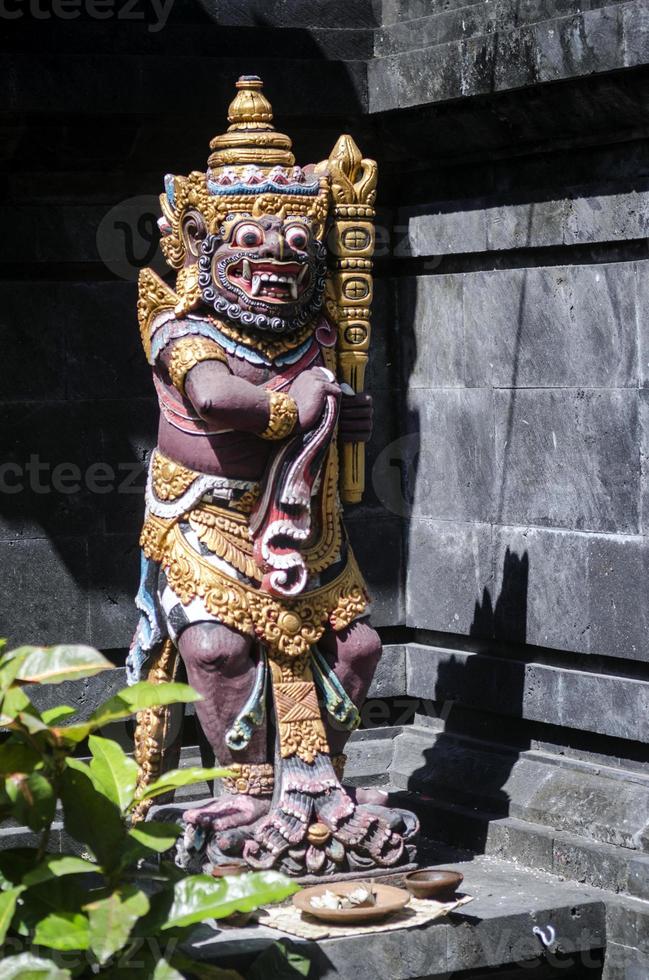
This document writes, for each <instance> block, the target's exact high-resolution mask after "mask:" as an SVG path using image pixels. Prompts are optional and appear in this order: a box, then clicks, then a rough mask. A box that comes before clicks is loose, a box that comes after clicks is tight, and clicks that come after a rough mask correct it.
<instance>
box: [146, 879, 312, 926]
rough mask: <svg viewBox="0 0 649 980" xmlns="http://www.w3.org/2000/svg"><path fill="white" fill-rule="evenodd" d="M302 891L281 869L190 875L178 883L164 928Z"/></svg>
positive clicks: (245, 909)
mask: <svg viewBox="0 0 649 980" xmlns="http://www.w3.org/2000/svg"><path fill="white" fill-rule="evenodd" d="M299 890H300V886H299V885H297V884H296V883H295V882H294V881H291V880H290V879H289V878H287V877H286V875H283V874H280V873H279V872H278V871H255V872H252V873H251V874H246V875H241V876H240V877H238V878H229V879H225V878H221V879H215V878H212V876H211V875H190V876H188V877H187V878H183V879H181V880H180V881H178V882H176V884H175V886H174V897H173V902H172V904H171V908H170V909H169V913H168V915H167V919H166V922H165V923H164V924H163V925H162V929H163V930H165V929H175V928H178V927H182V926H191V925H195V924H196V923H197V922H203V921H204V919H208V918H214V919H222V918H224V917H225V916H227V915H231V913H232V912H251V911H253V909H257V908H259V907H260V906H261V905H268V904H269V903H272V902H281V901H283V899H285V898H288V896H289V895H293V894H294V893H295V892H297V891H299Z"/></svg>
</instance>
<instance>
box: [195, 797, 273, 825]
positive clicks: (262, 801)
mask: <svg viewBox="0 0 649 980" xmlns="http://www.w3.org/2000/svg"><path fill="white" fill-rule="evenodd" d="M270 802H271V797H270V796H249V795H247V794H244V793H226V794H225V795H224V796H219V797H217V798H216V799H215V800H213V801H212V803H208V804H207V806H201V807H196V808H195V809H193V810H185V812H184V814H183V820H184V821H185V823H188V824H192V825H193V826H195V827H204V828H205V829H208V830H212V831H213V832H214V833H223V832H224V831H226V830H233V829H235V828H236V827H247V826H249V825H250V824H253V823H255V822H256V821H257V820H260V819H261V817H264V816H266V814H267V813H268V811H269V810H270Z"/></svg>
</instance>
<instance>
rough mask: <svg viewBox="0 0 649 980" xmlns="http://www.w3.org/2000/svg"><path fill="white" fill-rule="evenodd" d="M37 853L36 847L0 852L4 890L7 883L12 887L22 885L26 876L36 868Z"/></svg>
mask: <svg viewBox="0 0 649 980" xmlns="http://www.w3.org/2000/svg"><path fill="white" fill-rule="evenodd" d="M36 853H37V852H36V848H34V847H8V848H7V849H6V850H0V876H1V877H2V887H3V888H4V887H5V882H8V883H9V886H10V887H11V885H20V884H22V880H23V878H24V877H25V875H26V874H28V873H29V872H30V871H32V870H33V868H34V865H35V863H36Z"/></svg>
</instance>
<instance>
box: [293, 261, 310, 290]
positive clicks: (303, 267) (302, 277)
mask: <svg viewBox="0 0 649 980" xmlns="http://www.w3.org/2000/svg"><path fill="white" fill-rule="evenodd" d="M308 268H309V267H308V265H305V266H302V271H301V272H300V274H299V276H298V277H297V281H298V282H302V280H303V279H304V277H305V275H306V272H307V269H308ZM294 298H295V297H294Z"/></svg>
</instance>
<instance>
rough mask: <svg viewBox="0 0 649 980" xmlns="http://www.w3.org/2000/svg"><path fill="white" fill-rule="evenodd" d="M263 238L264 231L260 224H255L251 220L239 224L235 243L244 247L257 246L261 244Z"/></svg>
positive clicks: (235, 234)
mask: <svg viewBox="0 0 649 980" xmlns="http://www.w3.org/2000/svg"><path fill="white" fill-rule="evenodd" d="M263 240H264V233H263V231H262V230H261V228H260V227H259V225H253V224H251V223H249V222H246V223H245V224H243V225H239V227H238V228H237V230H236V231H235V233H234V243H235V245H240V246H241V247H242V248H256V247H257V246H258V245H261V243H262V242H263Z"/></svg>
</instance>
